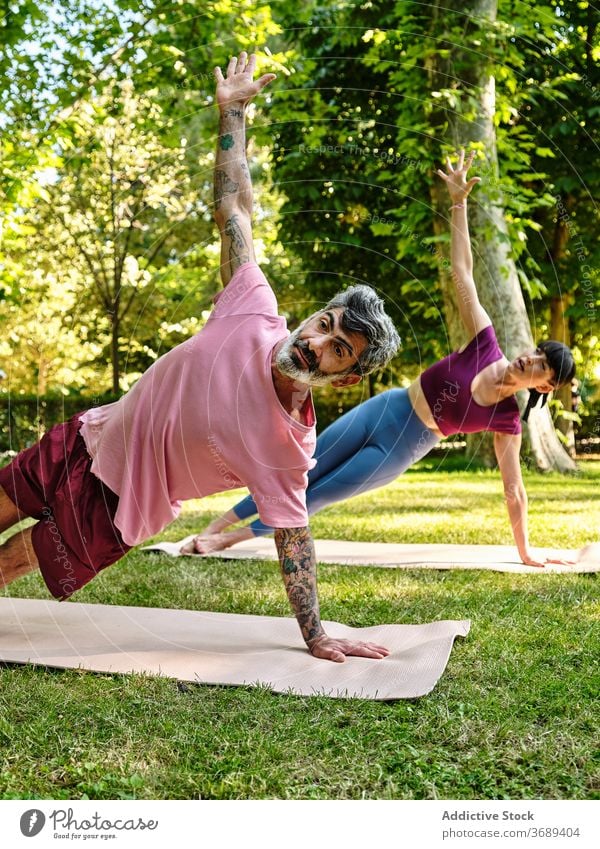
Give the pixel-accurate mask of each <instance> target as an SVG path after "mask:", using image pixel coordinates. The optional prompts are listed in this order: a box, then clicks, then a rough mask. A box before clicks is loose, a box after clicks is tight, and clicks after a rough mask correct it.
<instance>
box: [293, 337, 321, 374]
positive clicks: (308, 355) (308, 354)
mask: <svg viewBox="0 0 600 849" xmlns="http://www.w3.org/2000/svg"><path fill="white" fill-rule="evenodd" d="M294 347H295V348H297V349H298V350H299V351H300V352H301V354H302V356H303V357H304V359H305V360H306V362H307V363H308V369H309V371H311V372H312V371H316V370H317V367H318V363H317V359H316V357H315V355H314V354H313V352H312V351H311V350H310V348H309V347H308V343H306V342H304V341H303V340H302V339H299V340H298V341H297V342H294Z"/></svg>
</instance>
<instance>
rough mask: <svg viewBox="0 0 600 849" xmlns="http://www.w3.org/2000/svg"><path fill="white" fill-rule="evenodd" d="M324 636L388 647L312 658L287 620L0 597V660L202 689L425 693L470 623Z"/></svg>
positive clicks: (330, 626) (332, 625)
mask: <svg viewBox="0 0 600 849" xmlns="http://www.w3.org/2000/svg"><path fill="white" fill-rule="evenodd" d="M323 624H324V626H325V629H326V631H327V633H328V634H330V636H335V637H347V638H351V637H355V638H357V639H360V640H365V641H368V642H376V643H379V644H380V645H384V646H386V647H387V648H388V649H390V652H391V654H390V655H389V656H388V657H386V658H384V659H382V660H369V659H367V658H362V657H347V658H346V660H345V662H344V663H333V662H332V661H329V660H320V659H318V658H314V657H311V655H310V654H309V653H308V651H307V650H306V646H305V645H304V641H303V640H302V637H301V634H300V630H299V628H298V625H297V623H296V620H295V619H293V618H291V617H290V618H283V617H281V618H278V617H272V616H247V615H239V614H233V613H209V612H205V611H198V610H165V609H162V608H152V607H118V606H112V605H107V604H77V603H74V602H58V601H49V600H48V601H46V600H38V599H21V598H7V597H4V598H0V660H1V661H4V662H11V663H33V664H41V665H43V666H52V667H59V668H60V669H87V670H92V671H95V672H113V673H115V672H117V673H129V672H142V673H147V674H149V675H159V676H163V677H166V678H174V679H178V680H180V681H194V682H196V683H202V684H246V685H260V686H266V687H269V688H270V689H271V690H273V691H274V692H276V693H293V694H297V695H303V696H311V695H325V696H331V697H334V698H350V697H352V698H359V699H377V700H385V699H407V698H416V697H418V696H424V695H426V694H427V693H429V692H431V690H432V689H433V688H434V687H435V685H436V683H437V681H438V680H439V678H440V676H441V675H442V673H443V672H444V669H445V668H446V664H447V663H448V658H449V656H450V651H451V650H452V645H453V642H454V638H455V637H457V636H462V637H465V636H466V635H467V634H468V632H469V628H470V622H468V621H464V622H454V621H440V622H429V623H427V624H424V625H375V626H373V627H370V628H350V627H348V626H347V625H341V624H340V623H338V622H325V623H323Z"/></svg>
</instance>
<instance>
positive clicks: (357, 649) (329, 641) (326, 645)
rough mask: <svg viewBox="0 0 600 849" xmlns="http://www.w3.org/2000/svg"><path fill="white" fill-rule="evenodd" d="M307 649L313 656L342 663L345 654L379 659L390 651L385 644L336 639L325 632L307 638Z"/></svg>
mask: <svg viewBox="0 0 600 849" xmlns="http://www.w3.org/2000/svg"><path fill="white" fill-rule="evenodd" d="M308 650H309V652H310V653H311V654H312V656H313V657H321V658H323V659H324V660H333V661H335V662H336V663H343V662H344V661H345V660H346V655H352V656H353V657H371V658H373V659H374V660H381V659H382V658H384V657H387V656H388V654H389V653H390V652H389V649H386V648H385V646H378V645H376V644H375V643H361V642H360V641H359V640H338V639H337V638H336V637H328V636H327V634H323V635H322V636H320V637H316V638H315V639H314V640H309V644H308Z"/></svg>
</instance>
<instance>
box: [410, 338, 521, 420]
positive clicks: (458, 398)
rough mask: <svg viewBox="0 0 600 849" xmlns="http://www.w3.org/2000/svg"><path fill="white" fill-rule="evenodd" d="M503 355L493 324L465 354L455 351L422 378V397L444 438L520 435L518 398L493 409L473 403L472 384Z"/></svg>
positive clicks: (508, 400) (424, 373)
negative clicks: (493, 433) (487, 433)
mask: <svg viewBox="0 0 600 849" xmlns="http://www.w3.org/2000/svg"><path fill="white" fill-rule="evenodd" d="M503 356H504V354H503V353H502V351H501V349H500V346H499V345H498V340H497V339H496V334H495V333H494V328H493V327H492V325H491V324H489V325H488V326H487V327H484V328H483V330H480V331H479V333H478V334H477V336H474V337H473V339H471V341H470V342H469V344H468V345H467V347H466V348H465V349H464V351H453V352H452V353H451V354H450V355H449V356H447V357H444V359H443V360H439V362H437V363H434V365H432V366H430V367H429V368H428V369H426V370H425V371H424V372H423V374H422V375H421V387H422V389H423V394H424V395H425V398H426V400H427V403H428V404H429V407H430V408H431V412H432V413H433V418H434V419H435V423H436V424H437V426H438V428H439V429H440V430H441V432H442V433H443V434H444V436H450V435H451V434H453V433H477V432H479V431H482V430H492V431H498V432H500V433H512V434H518V433H521V417H520V414H519V406H518V404H517V401H516V398H515V397H514V396H513V397H511V398H505V399H504V400H503V401H500V402H499V403H498V404H494V405H493V406H491V407H482V406H481V405H480V404H478V403H477V402H476V401H474V400H473V396H472V395H471V383H472V382H473V379H474V378H475V376H476V375H477V374H479V372H480V371H482V370H483V369H484V368H485V367H486V366H489V365H490V364H491V363H495V362H497V361H498V360H499V359H501V358H502V357H503Z"/></svg>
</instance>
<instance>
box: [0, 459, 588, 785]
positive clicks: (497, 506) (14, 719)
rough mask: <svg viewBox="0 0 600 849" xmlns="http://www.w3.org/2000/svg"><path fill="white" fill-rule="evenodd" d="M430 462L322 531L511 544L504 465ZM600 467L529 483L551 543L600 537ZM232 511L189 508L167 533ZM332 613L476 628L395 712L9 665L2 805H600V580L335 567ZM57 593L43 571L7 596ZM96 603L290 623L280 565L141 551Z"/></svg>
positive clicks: (90, 589)
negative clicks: (536, 801) (27, 801)
mask: <svg viewBox="0 0 600 849" xmlns="http://www.w3.org/2000/svg"><path fill="white" fill-rule="evenodd" d="M448 468H449V463H446V464H442V466H441V467H440V464H439V463H434V462H432V461H423V462H422V463H421V464H420V465H419V466H418V467H417V468H415V469H413V470H411V471H409V472H408V473H407V474H406V475H404V476H403V477H402V478H401V479H399V480H398V481H397V482H396V483H395V484H393V485H391V486H389V487H387V488H385V489H382V490H379V491H377V492H374V493H371V494H370V495H367V496H363V497H361V498H357V499H354V500H353V501H352V502H347V503H346V504H340V505H337V506H334V507H332V508H330V509H329V510H327V511H324V512H323V513H321V514H320V515H319V516H316V517H314V519H313V521H312V527H313V532H314V534H315V536H326V537H329V538H338V539H342V538H345V539H356V540H379V541H399V542H401V541H404V542H422V541H429V542H452V543H455V542H459V543H462V542H464V543H498V544H510V543H511V542H512V538H511V533H510V527H509V524H508V519H507V517H506V514H505V508H504V505H503V503H502V497H501V492H502V488H501V483H500V479H499V475H498V473H497V472H487V471H471V470H460V469H457V470H445V469H448ZM599 484H600V463H587V464H585V466H584V470H583V471H582V472H581V473H580V474H578V475H577V476H574V477H571V478H568V479H565V478H564V477H560V476H558V475H544V476H541V475H537V474H526V486H527V489H528V492H529V497H530V516H531V518H530V529H531V540H532V544H533V545H549V546H552V545H555V546H557V547H577V548H578V547H580V546H582V545H584V544H585V543H587V542H591V541H594V540H597V539H598V538H600V530H599V516H600V485H599ZM231 504H232V496H231V494H229V495H220V496H214V497H212V498H208V499H205V500H203V501H202V502H189V503H188V504H186V505H185V510H184V512H183V514H182V516H181V518H180V519H179V520H178V521H177V523H175V524H173V525H171V526H170V527H169V528H168V529H167V530H166V531H165V532H164V534H163V535H162V537H163V538H165V539H177V538H179V537H181V536H183V535H184V534H186V533H189V532H190V531H191V530H196V529H200V528H201V527H202V525H203V524H204V523H205V522H206V521H208V520H209V519H210V518H212V517H213V516H214V515H216V514H218V513H220V512H222V511H223V510H225V509H227V508H228V507H229V506H230V505H231ZM319 585H320V594H321V607H322V615H323V617H324V618H325V619H335V620H339V621H343V622H346V623H348V624H350V625H355V626H367V625H373V624H376V623H379V622H409V623H419V622H426V621H431V620H435V619H464V618H469V619H471V620H472V628H471V633H470V634H469V636H468V637H467V638H466V639H464V640H460V639H459V640H458V641H457V642H456V644H455V646H454V649H453V651H452V654H451V656H450V661H449V664H448V668H447V670H446V672H445V674H444V675H443V677H442V678H441V680H440V682H439V683H438V685H437V687H436V688H435V690H434V691H433V693H431V694H430V695H429V696H426V697H424V698H422V699H418V700H410V701H398V702H390V703H377V702H362V701H358V700H347V701H345V700H333V699H327V698H324V697H312V698H305V697H295V696H282V695H273V694H271V693H269V692H268V691H266V690H262V689H251V688H244V687H240V688H225V687H208V686H195V685H189V686H178V685H177V684H176V683H175V682H173V681H166V680H160V679H151V678H147V677H142V676H110V675H94V674H89V673H81V672H76V671H65V672H62V671H53V670H45V669H41V668H37V669H36V668H32V667H19V666H10V665H9V666H5V667H4V668H1V669H0V743H1V748H0V796H1V797H2V798H26V797H29V798H31V797H46V798H56V799H61V798H65V799H66V798H73V799H81V798H87V797H89V798H94V799H110V798H140V799H152V798H157V799H167V798H169V799H176V798H185V799H194V798H212V799H214V798H227V799H232V798H233V799H237V798H275V797H277V798H286V799H360V798H374V799H436V798H452V799H461V798H477V799H493V798H503V799H533V798H541V799H598V798H600V763H599V759H598V752H599V751H600V746H599V745H598V744H599V737H600V735H599V732H598V728H599V724H600V723H599V698H598V694H599V691H600V686H599V685H600V675H599V668H598V656H599V654H600V652H599V649H600V628H599V627H598V624H599V623H598V619H599V612H600V605H599V603H598V576H597V575H595V574H588V575H575V574H573V575H569V574H567V575H552V574H539V575H533V576H532V575H513V574H502V573H492V572H483V571H481V572H478V571H455V572H444V571H439V572H438V571H430V570H417V569H414V570H393V569H371V568H352V567H341V566H340V567H338V566H331V565H321V566H320V568H319ZM5 594H7V595H10V596H19V597H36V598H47V597H48V594H47V592H46V590H45V587H44V585H43V582H42V580H41V578H40V577H39V576H38V575H31V576H28V577H27V578H23V579H22V580H21V581H18V582H16V583H14V584H13V585H11V586H10V587H9V588H7V589H6V590H5ZM76 600H77V601H80V602H96V603H104V604H125V605H143V606H155V607H181V608H188V609H200V610H219V611H225V612H234V613H259V614H264V615H271V616H282V615H289V609H288V606H287V601H286V598H285V594H284V591H283V586H282V583H281V579H280V578H279V574H278V567H277V565H276V564H274V563H263V562H254V561H223V562H222V561H219V560H217V559H214V558H213V559H209V558H207V559H202V560H198V561H190V560H189V559H182V560H170V559H168V558H166V557H163V556H161V555H154V554H153V555H145V554H143V553H141V552H139V551H133V552H131V553H130V554H129V555H128V556H127V557H126V558H125V559H124V560H122V561H121V562H120V563H118V564H116V565H114V566H112V567H111V568H110V569H108V570H106V571H105V572H104V573H103V574H102V575H101V576H100V577H99V578H97V579H96V580H95V581H93V582H92V583H91V584H89V585H88V586H87V587H86V588H85V589H84V590H82V591H81V592H80V593H79V594H78V595H77V597H76Z"/></svg>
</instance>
